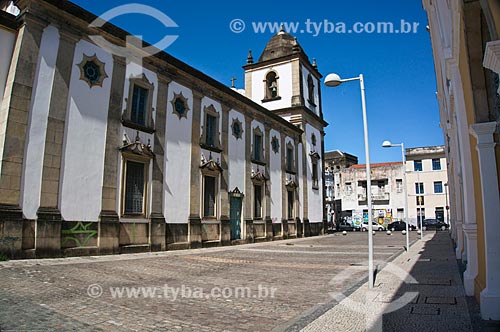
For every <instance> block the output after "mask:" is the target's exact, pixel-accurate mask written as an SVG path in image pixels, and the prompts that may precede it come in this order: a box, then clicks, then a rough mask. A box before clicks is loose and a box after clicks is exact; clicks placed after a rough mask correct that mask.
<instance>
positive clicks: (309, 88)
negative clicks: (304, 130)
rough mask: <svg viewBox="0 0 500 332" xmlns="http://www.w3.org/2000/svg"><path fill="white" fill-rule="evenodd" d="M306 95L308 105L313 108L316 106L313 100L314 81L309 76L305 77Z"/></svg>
mask: <svg viewBox="0 0 500 332" xmlns="http://www.w3.org/2000/svg"><path fill="white" fill-rule="evenodd" d="M307 94H308V101H309V103H310V104H311V105H313V106H316V103H315V98H314V80H313V78H312V76H311V74H309V75H307Z"/></svg>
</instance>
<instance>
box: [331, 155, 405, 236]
mask: <svg viewBox="0 0 500 332" xmlns="http://www.w3.org/2000/svg"><path fill="white" fill-rule="evenodd" d="M351 161H352V158H351ZM356 161H357V160H356ZM402 166H403V165H402V163H401V162H399V163H398V162H389V163H374V164H371V165H370V167H371V193H372V213H373V215H372V217H371V219H372V220H375V221H378V222H380V223H381V224H387V223H389V222H391V221H392V220H393V219H394V218H398V219H403V217H404V206H405V204H404V203H405V195H404V188H403V183H404V182H403V176H404V170H403V167H402ZM337 174H338V175H337V176H336V177H337V178H338V182H339V183H336V184H335V190H334V193H335V200H340V201H341V203H340V204H339V205H341V207H342V210H341V212H340V214H339V215H340V218H339V220H340V219H344V218H345V219H346V220H350V221H351V222H352V223H353V225H354V226H355V227H359V226H360V225H361V222H362V219H367V218H368V215H367V214H368V200H367V195H366V193H367V190H366V189H367V181H366V165H364V164H362V165H361V164H352V165H350V166H349V167H345V168H339V169H338V172H337Z"/></svg>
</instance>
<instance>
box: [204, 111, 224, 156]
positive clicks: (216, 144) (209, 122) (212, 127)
mask: <svg viewBox="0 0 500 332" xmlns="http://www.w3.org/2000/svg"><path fill="white" fill-rule="evenodd" d="M204 114H205V118H204V121H205V123H204V125H203V134H202V139H201V142H200V145H202V146H203V147H204V148H206V149H211V150H214V151H217V150H218V149H220V141H219V112H217V109H216V108H215V107H214V106H213V105H210V106H208V107H205V108H204Z"/></svg>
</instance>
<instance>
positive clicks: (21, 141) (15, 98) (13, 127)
mask: <svg viewBox="0 0 500 332" xmlns="http://www.w3.org/2000/svg"><path fill="white" fill-rule="evenodd" d="M18 19H19V20H22V21H23V24H22V26H21V27H20V28H19V30H18V33H17V39H16V42H15V44H14V45H15V46H14V50H13V54H12V63H11V66H10V71H9V74H8V76H7V82H6V86H5V91H4V97H5V98H4V99H3V101H2V105H1V108H0V204H2V205H8V206H13V208H15V207H16V206H19V202H20V193H21V191H20V189H21V174H22V169H23V160H24V148H25V144H26V131H27V125H28V114H29V109H30V103H31V97H32V90H33V84H34V78H35V72H36V67H37V60H38V53H39V49H40V43H41V39H42V33H43V29H44V27H45V26H43V25H41V24H40V23H38V22H37V21H36V20H35V18H33V17H32V16H31V14H29V13H24V14H22V15H21V16H20V17H19V18H18ZM0 218H1V215H0ZM9 219H10V218H9ZM20 227H21V228H22V226H20ZM9 229H11V227H10V226H9ZM19 241H21V240H19ZM15 246H18V245H17V244H16V245H15Z"/></svg>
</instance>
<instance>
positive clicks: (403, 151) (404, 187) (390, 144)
mask: <svg viewBox="0 0 500 332" xmlns="http://www.w3.org/2000/svg"><path fill="white" fill-rule="evenodd" d="M396 146H401V159H402V160H403V181H404V183H403V193H404V197H405V224H406V251H407V252H408V250H410V232H409V226H408V196H407V194H406V193H407V191H406V157H405V145H404V144H403V143H395V144H392V143H391V142H390V141H384V142H383V143H382V147H384V148H391V147H396Z"/></svg>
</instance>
